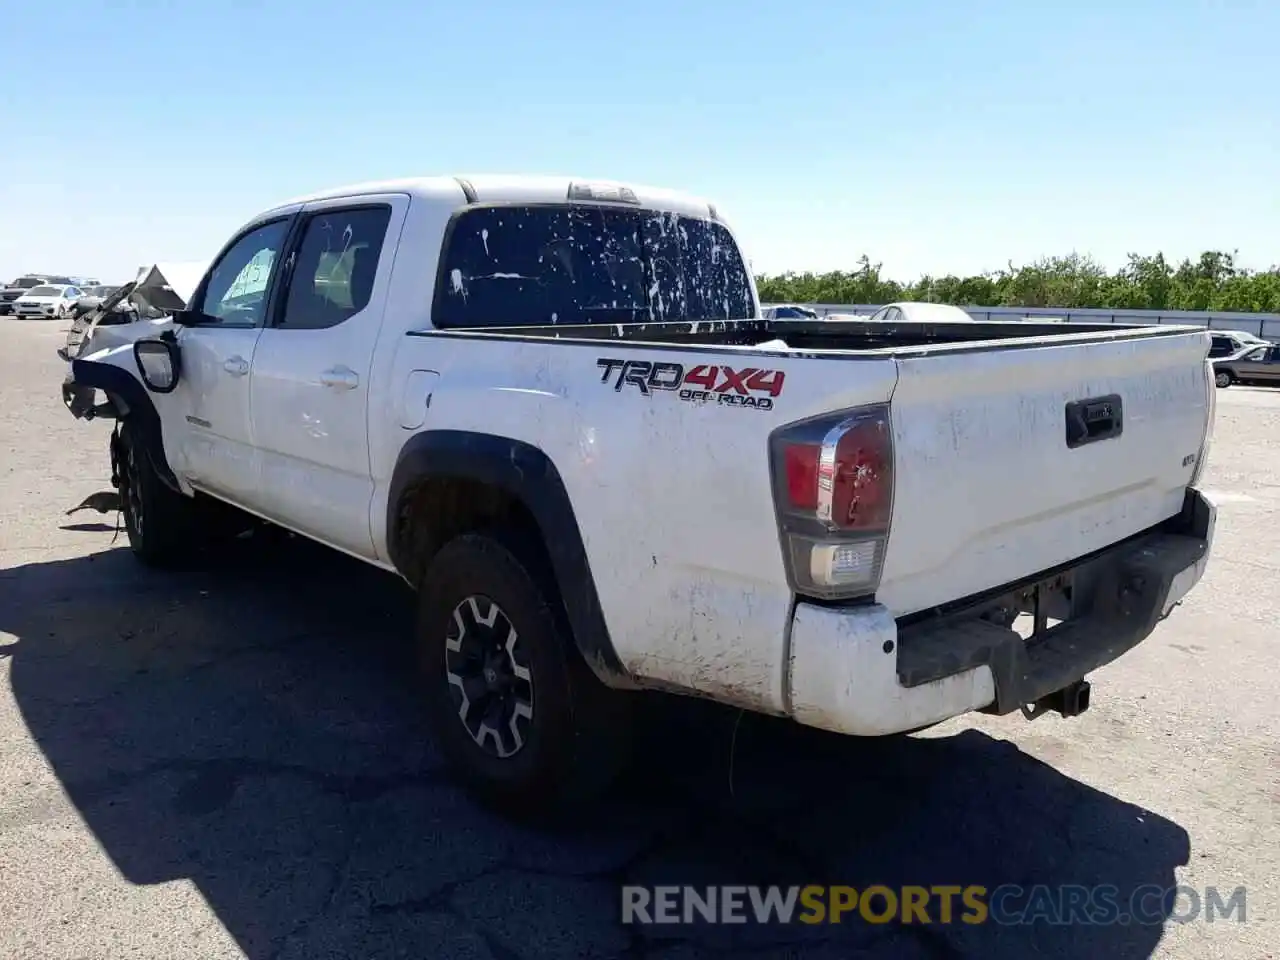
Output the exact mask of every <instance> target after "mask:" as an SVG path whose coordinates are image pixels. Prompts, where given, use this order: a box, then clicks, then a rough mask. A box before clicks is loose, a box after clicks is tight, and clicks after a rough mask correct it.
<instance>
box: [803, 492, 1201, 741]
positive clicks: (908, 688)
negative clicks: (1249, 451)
mask: <svg viewBox="0 0 1280 960" xmlns="http://www.w3.org/2000/svg"><path fill="white" fill-rule="evenodd" d="M1216 520H1217V510H1216V508H1215V507H1214V505H1213V504H1212V503H1211V502H1210V501H1209V500H1208V499H1206V498H1205V497H1204V495H1203V494H1201V493H1200V492H1199V491H1198V490H1194V489H1188V490H1187V495H1186V498H1185V501H1184V504H1183V509H1182V511H1181V512H1180V513H1179V514H1178V515H1177V516H1176V517H1172V518H1170V519H1169V520H1168V521H1166V522H1165V523H1163V524H1161V525H1160V526H1159V527H1157V528H1155V529H1153V530H1149V531H1147V532H1146V533H1144V534H1141V535H1139V536H1138V537H1134V538H1131V539H1129V540H1126V541H1124V542H1122V543H1119V544H1116V545H1114V546H1112V547H1109V548H1107V549H1106V550H1103V551H1100V552H1099V553H1097V554H1094V555H1091V556H1089V557H1085V558H1082V559H1080V560H1078V561H1076V562H1074V563H1073V564H1069V565H1068V566H1067V567H1065V568H1063V569H1059V570H1054V571H1049V573H1048V574H1047V575H1045V576H1043V577H1040V578H1037V579H1035V580H1033V581H1028V582H1026V583H1021V584H1018V585H1016V586H1011V587H1010V588H1008V589H1005V590H1001V591H994V592H993V593H994V594H996V595H994V596H993V595H991V594H987V595H984V596H983V597H979V598H973V599H972V600H970V601H966V602H965V603H963V604H958V605H955V606H954V607H953V608H952V609H949V610H946V611H942V612H940V613H938V614H936V615H932V616H930V617H929V618H928V619H924V620H915V621H914V622H911V621H910V620H909V618H908V619H904V621H903V622H902V623H899V622H898V621H896V620H895V619H894V618H893V616H892V615H891V614H890V613H889V611H888V610H887V609H886V608H885V607H883V606H880V605H878V604H871V605H868V606H863V607H855V608H838V607H822V606H817V605H815V604H810V603H799V604H797V605H796V612H795V617H794V620H793V622H792V629H791V662H790V665H789V676H788V688H789V694H790V709H789V712H790V714H791V716H792V717H793V718H794V719H795V720H797V721H798V722H800V723H803V724H805V725H807V726H813V727H820V728H822V729H826V730H833V731H836V732H838V733H845V734H850V735H854V736H880V735H884V734H890V733H901V732H904V731H908V730H914V729H917V728H919V727H923V726H927V725H929V724H933V723H937V722H939V721H942V720H947V719H949V718H951V717H956V716H960V715H962V714H965V713H971V712H973V711H982V712H985V713H994V714H1007V713H1011V712H1013V711H1015V710H1018V709H1020V708H1021V707H1022V706H1023V705H1030V704H1033V703H1035V702H1037V701H1039V700H1041V699H1042V698H1044V697H1047V696H1048V695H1050V694H1052V693H1055V692H1057V691H1059V690H1062V689H1063V688H1065V687H1067V686H1069V685H1070V684H1072V683H1074V682H1075V681H1077V680H1081V679H1083V678H1084V677H1085V675H1086V674H1088V673H1090V672H1091V671H1093V670H1096V669H1097V668H1099V667H1101V666H1103V665H1105V664H1107V663H1110V662H1111V661H1113V660H1115V659H1116V658H1117V657H1119V656H1120V655H1121V654H1123V653H1125V652H1126V651H1128V650H1131V649H1132V648H1133V647H1135V646H1137V645H1138V644H1139V643H1141V642H1142V641H1143V640H1145V639H1146V638H1147V637H1148V636H1149V635H1150V634H1151V632H1152V631H1153V630H1154V629H1155V626H1156V624H1158V623H1159V622H1160V621H1161V620H1162V619H1164V618H1165V617H1166V616H1168V614H1169V611H1170V610H1172V608H1173V607H1174V605H1176V604H1177V603H1178V602H1179V601H1180V600H1181V599H1182V598H1183V597H1184V596H1185V595H1186V594H1187V592H1188V591H1190V590H1191V588H1192V587H1194V586H1195V585H1196V583H1198V582H1199V580H1200V578H1201V577H1202V576H1203V575H1204V570H1205V566H1206V565H1207V563H1208V559H1209V552H1210V548H1211V546H1212V542H1213V534H1214V526H1215V524H1216ZM1032 597H1040V598H1041V600H1040V602H1041V605H1042V606H1041V609H1042V613H1044V614H1045V615H1046V616H1047V617H1062V618H1063V619H1062V622H1061V623H1058V624H1056V625H1053V626H1049V627H1047V629H1043V630H1040V631H1037V633H1036V635H1035V636H1033V637H1032V638H1031V639H1029V640H1028V639H1023V637H1022V636H1021V635H1019V634H1018V633H1016V632H1014V630H1012V629H1011V628H1009V627H1007V626H1004V625H1002V623H1001V622H998V621H996V622H993V620H992V619H991V613H992V611H993V610H994V609H995V608H997V607H1003V608H1005V609H1010V608H1012V607H1017V608H1019V609H1022V610H1024V611H1027V610H1028V608H1029V607H1030V606H1031V605H1032V604H1033V603H1034V601H1033V600H1032V599H1031V598H1032Z"/></svg>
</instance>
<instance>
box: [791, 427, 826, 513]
mask: <svg viewBox="0 0 1280 960" xmlns="http://www.w3.org/2000/svg"><path fill="white" fill-rule="evenodd" d="M821 452H822V447H821V446H820V445H819V444H816V443H792V444H788V445H787V447H786V448H785V451H784V453H783V460H784V466H785V469H786V471H787V500H788V501H789V503H790V504H791V506H792V507H794V508H795V509H796V510H816V509H818V456H819V454H820V453H821Z"/></svg>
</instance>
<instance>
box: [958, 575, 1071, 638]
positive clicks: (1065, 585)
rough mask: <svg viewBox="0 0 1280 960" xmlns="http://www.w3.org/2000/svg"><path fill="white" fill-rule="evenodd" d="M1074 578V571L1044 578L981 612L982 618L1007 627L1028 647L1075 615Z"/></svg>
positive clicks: (1006, 596)
mask: <svg viewBox="0 0 1280 960" xmlns="http://www.w3.org/2000/svg"><path fill="white" fill-rule="evenodd" d="M1074 588H1075V578H1074V576H1073V575H1072V574H1071V572H1066V573H1060V574H1058V575H1056V576H1053V577H1049V578H1047V579H1045V580H1041V581H1039V582H1038V583H1034V584H1031V585H1029V586H1026V587H1023V588H1022V589H1020V590H1018V591H1016V592H1014V593H1009V594H1006V595H1005V596H1003V597H1001V598H1000V600H999V601H997V603H996V604H995V605H994V606H993V607H990V608H988V609H987V610H986V611H984V612H983V614H982V615H981V619H983V620H986V621H987V622H989V623H994V624H996V625H998V626H1002V627H1007V628H1009V629H1011V630H1013V632H1014V633H1016V634H1018V636H1020V637H1022V639H1023V640H1024V641H1025V642H1026V644H1027V645H1028V646H1033V645H1034V644H1035V643H1037V642H1038V641H1040V640H1042V639H1044V636H1045V634H1047V633H1048V631H1050V630H1052V629H1053V628H1054V627H1056V626H1058V625H1059V624H1061V623H1065V622H1067V621H1068V620H1070V619H1071V618H1072V617H1073V616H1074V614H1075V596H1074V594H1075V589H1074Z"/></svg>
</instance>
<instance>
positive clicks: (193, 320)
mask: <svg viewBox="0 0 1280 960" xmlns="http://www.w3.org/2000/svg"><path fill="white" fill-rule="evenodd" d="M172 317H173V322H174V323H175V324H177V325H178V326H180V327H194V326H196V325H197V324H199V323H200V314H199V313H198V312H197V311H195V310H187V309H185V308H184V309H182V310H175V311H173V314H172Z"/></svg>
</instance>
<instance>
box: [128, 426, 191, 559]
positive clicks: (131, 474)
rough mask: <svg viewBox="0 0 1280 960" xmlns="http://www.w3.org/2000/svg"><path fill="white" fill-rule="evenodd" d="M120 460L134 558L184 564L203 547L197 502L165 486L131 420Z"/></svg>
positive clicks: (138, 430)
mask: <svg viewBox="0 0 1280 960" xmlns="http://www.w3.org/2000/svg"><path fill="white" fill-rule="evenodd" d="M118 461H119V464H118V467H119V469H118V473H119V482H120V501H121V512H122V513H123V514H124V527H125V532H126V533H127V534H128V536H129V546H130V548H131V549H132V550H133V554H134V556H136V557H137V558H138V559H139V560H141V561H142V562H143V563H144V564H146V565H147V566H149V567H157V568H162V569H165V568H177V567H182V566H185V565H186V564H187V563H188V562H189V561H190V560H191V559H192V557H193V556H194V554H195V553H196V552H197V550H198V549H199V539H198V536H197V534H198V532H199V523H198V522H197V513H196V505H195V503H194V502H193V501H192V500H191V499H190V498H188V497H185V496H183V495H182V494H180V493H178V492H176V491H174V490H171V489H169V487H167V486H165V484H164V481H162V480H161V479H160V475H159V474H158V473H157V472H156V468H155V465H154V464H153V463H152V462H151V457H150V455H149V454H148V452H147V446H146V442H145V440H144V438H143V435H142V431H141V430H140V428H139V427H138V425H137V423H135V422H133V421H131V420H126V421H124V425H123V427H122V428H121V430H120V440H119V447H118Z"/></svg>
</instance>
